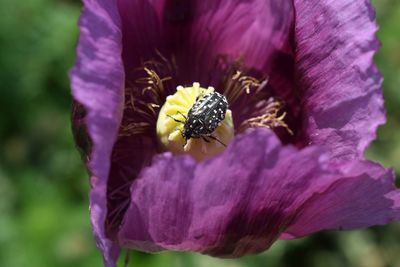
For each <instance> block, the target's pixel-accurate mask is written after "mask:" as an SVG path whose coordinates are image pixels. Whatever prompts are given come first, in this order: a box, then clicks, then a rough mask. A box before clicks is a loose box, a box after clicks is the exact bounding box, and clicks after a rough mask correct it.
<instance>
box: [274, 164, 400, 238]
mask: <svg viewBox="0 0 400 267" xmlns="http://www.w3.org/2000/svg"><path fill="white" fill-rule="evenodd" d="M331 168H332V167H331ZM333 168H334V169H335V170H338V171H340V172H341V173H343V174H342V176H341V177H340V179H333V180H332V182H331V183H330V184H329V185H328V186H324V187H320V188H319V189H318V190H317V191H316V192H314V193H313V195H312V196H311V197H310V196H307V197H308V199H307V200H305V201H304V203H303V204H302V206H301V208H300V209H299V212H298V214H297V215H296V218H295V219H294V221H293V222H292V223H291V225H290V226H289V227H288V229H287V230H286V231H285V234H284V235H283V236H282V238H286V239H287V238H293V237H300V236H304V235H308V234H311V233H314V232H317V231H321V230H327V229H330V230H332V229H335V230H350V229H356V228H366V227H369V226H373V225H383V224H387V223H389V222H390V221H393V220H399V219H400V203H398V199H399V197H400V192H399V190H396V188H395V186H394V175H393V172H392V171H391V170H387V169H384V168H382V167H381V166H379V165H377V164H375V163H372V162H348V163H343V164H342V166H333ZM334 178H337V176H336V177H334ZM396 201H397V203H396Z"/></svg>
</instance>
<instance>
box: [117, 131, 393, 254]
mask: <svg viewBox="0 0 400 267" xmlns="http://www.w3.org/2000/svg"><path fill="white" fill-rule="evenodd" d="M328 163H329V157H328V156H327V155H326V154H324V153H323V152H322V151H321V149H320V148H317V147H309V148H306V149H303V150H297V149H296V148H294V147H293V146H282V144H281V143H280V141H279V140H278V139H277V137H276V136H275V135H274V134H273V133H272V132H271V131H270V130H267V129H255V130H252V131H249V132H247V133H246V134H244V135H240V136H238V137H236V138H235V139H234V141H233V142H232V143H231V144H230V145H229V147H228V148H227V149H226V151H225V152H224V153H223V154H221V155H220V156H218V157H216V158H213V159H210V160H208V161H206V162H203V163H200V164H196V162H194V161H193V160H192V159H191V158H189V157H185V156H181V157H174V156H172V155H171V154H169V153H165V154H162V155H160V156H158V157H156V158H155V160H154V163H153V165H152V166H150V167H148V168H146V169H145V170H144V171H143V172H142V173H141V175H140V176H139V178H138V179H137V180H136V181H135V182H134V183H133V184H132V187H131V203H130V207H129V209H128V211H127V213H126V214H125V218H124V221H123V224H122V227H121V229H120V232H119V242H120V245H121V246H123V247H128V248H134V249H140V250H145V251H159V250H163V249H172V250H190V251H198V252H202V253H207V254H211V255H214V256H220V257H238V256H241V255H244V254H247V253H257V252H260V251H263V250H265V249H267V248H268V247H269V246H270V245H271V244H272V243H273V242H274V241H275V240H276V239H277V238H278V237H279V236H280V235H281V234H282V233H283V232H285V230H287V229H292V228H293V229H295V228H294V227H298V226H297V224H296V222H297V221H299V220H300V219H301V218H302V217H301V214H302V213H303V212H304V213H306V212H308V210H307V209H308V208H310V207H313V203H314V202H315V199H316V196H318V195H319V194H322V193H324V192H329V190H332V189H333V188H335V187H336V186H337V185H338V184H340V185H342V184H343V185H342V187H344V186H346V185H348V184H346V181H347V180H349V178H348V177H347V176H346V175H344V174H343V173H345V172H346V170H341V171H339V170H337V169H336V168H339V167H336V168H334V167H332V166H330V165H329V164H328ZM357 164H358V163H357ZM357 164H356V165H354V166H353V165H350V166H347V169H349V170H350V171H352V174H353V175H359V176H360V177H363V179H364V180H363V182H365V184H363V185H362V188H363V190H361V191H364V192H365V193H368V194H365V195H362V194H357V195H356V197H355V198H357V197H359V198H360V199H359V201H356V202H354V199H355V198H351V197H349V198H344V199H343V201H342V202H341V203H340V204H341V209H342V210H345V211H346V210H353V211H354V210H357V212H358V214H362V217H363V220H362V223H358V221H356V222H353V221H351V222H349V224H348V225H345V224H343V225H342V226H343V227H344V228H348V227H347V226H349V225H350V227H352V226H356V227H361V226H367V225H371V224H375V223H382V222H384V221H385V222H387V221H389V220H391V219H394V218H395V217H394V216H393V214H396V216H397V217H398V214H399V211H398V210H396V212H393V205H394V202H395V200H394V199H395V198H393V197H386V196H385V195H386V194H390V193H393V192H392V191H393V179H392V178H393V177H392V176H391V175H390V174H389V173H385V171H383V170H382V169H380V167H378V166H375V165H374V166H372V169H371V170H369V169H368V168H369V167H371V166H369V165H368V164H367V165H363V166H364V167H365V168H366V169H365V170H361V167H359V166H358V165H357ZM360 166H361V165H360ZM341 168H342V167H341ZM343 169H344V167H343ZM353 169H354V170H353ZM383 174H385V175H383ZM376 175H378V176H376ZM352 185H353V184H352ZM357 185H359V184H357ZM389 185H390V186H389ZM351 188H352V189H354V185H353V187H351ZM342 189H343V190H344V192H347V193H348V192H349V191H348V190H347V189H345V188H342ZM396 194H398V193H396ZM328 198H329V197H328ZM346 200H349V201H350V202H346ZM371 202H372V204H371ZM315 203H316V204H320V206H318V207H319V208H320V209H323V208H325V209H329V208H330V206H329V201H327V199H322V200H321V202H318V203H317V202H315ZM369 205H373V206H374V208H369ZM378 209H379V212H380V218H379V219H376V218H371V219H370V220H367V218H368V217H369V216H372V215H373V214H371V212H373V211H376V210H378ZM303 210H304V211H303ZM363 211H364V212H365V213H363ZM331 215H333V213H332V214H331ZM335 216H338V217H339V219H336V220H337V221H340V222H345V221H346V220H347V221H349V220H348V218H347V217H349V215H348V214H346V213H340V212H336V213H335ZM340 216H343V217H342V218H341V217H340ZM372 217H373V216H372ZM321 220H322V219H321ZM325 226H328V227H329V228H333V229H335V228H338V227H337V225H325ZM314 230H320V229H314Z"/></svg>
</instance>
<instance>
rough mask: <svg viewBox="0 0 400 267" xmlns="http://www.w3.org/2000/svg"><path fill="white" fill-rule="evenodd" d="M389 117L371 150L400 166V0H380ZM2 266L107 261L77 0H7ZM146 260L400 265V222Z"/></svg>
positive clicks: (144, 259) (155, 263)
mask: <svg viewBox="0 0 400 267" xmlns="http://www.w3.org/2000/svg"><path fill="white" fill-rule="evenodd" d="M374 2H375V6H376V8H377V13H378V21H379V24H380V28H381V30H380V32H379V34H378V36H379V37H380V40H381V42H382V44H383V45H382V49H381V50H380V52H379V53H378V55H377V57H376V62H377V64H378V65H379V67H380V70H381V71H382V72H383V74H384V76H385V84H384V93H385V98H386V108H387V110H388V124H387V125H386V126H384V127H381V128H380V130H379V139H378V140H377V141H375V142H374V144H373V145H372V146H371V148H370V149H369V151H368V153H367V155H368V157H369V158H371V159H374V160H378V161H380V162H383V163H384V164H385V165H386V166H393V167H394V168H395V170H396V172H397V176H398V177H399V174H400V160H399V159H400V134H399V133H400V108H399V107H400V1H398V0H376V1H374ZM0 7H1V8H0V87H1V90H0V111H1V112H0V147H1V149H0V267H25V266H27V267H28V266H29V267H47V266H50V267H53V266H61V267H63V266H75V267H84V266H86V267H89V266H90V267H93V266H102V259H101V256H100V254H99V253H98V251H97V249H96V247H95V244H94V240H93V238H92V235H91V229H90V225H89V216H88V191H89V184H88V179H87V175H86V173H85V170H84V166H83V165H82V163H81V160H80V157H79V155H78V153H77V151H76V150H75V148H74V144H73V141H72V135H71V131H70V123H69V116H70V115H69V114H70V105H71V97H70V92H69V85H68V77H67V72H68V70H69V69H70V68H71V66H72V64H73V62H74V49H75V44H76V40H77V35H78V31H77V27H76V21H77V18H78V16H79V12H80V8H81V4H80V2H79V1H76V0H74V1H73V0H24V1H18V0H0ZM130 266H140V267H149V266H152V267H165V266H167V267H169V266H171V267H172V266H173V267H179V266H182V267H192V266H193V267H200V266H204V267H206V266H207V267H208V266H221V267H224V266H225V267H256V266H257V267H258V266H269V267H278V266H282V267H283V266H284V267H291V266H304V267H313V266H321V267H322V266H323V267H330V266H360V267H364V266H365V267H381V266H382V267H383V266H393V267H400V223H398V224H391V225H387V226H384V227H374V228H372V229H367V230H361V231H353V232H325V233H320V234H315V235H313V236H310V237H307V238H302V239H299V240H294V241H284V242H280V241H279V242H277V243H275V244H274V246H273V247H272V248H271V249H270V250H269V251H267V252H265V253H263V254H261V255H258V256H249V257H245V258H242V259H240V260H219V259H214V258H211V257H208V256H203V255H197V254H189V253H172V252H166V253H161V254H157V255H150V254H144V253H132V254H131V257H130Z"/></svg>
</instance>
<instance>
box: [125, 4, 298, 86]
mask: <svg viewBox="0 0 400 267" xmlns="http://www.w3.org/2000/svg"><path fill="white" fill-rule="evenodd" d="M118 3H119V6H120V10H121V16H122V21H123V22H124V39H125V40H126V41H124V46H126V47H127V49H128V48H129V49H131V50H132V51H130V52H127V53H129V54H126V55H125V56H124V58H125V60H126V61H128V62H132V61H135V60H134V59H137V58H140V57H142V58H143V59H144V60H145V57H146V56H149V54H150V53H152V52H153V53H154V50H155V49H157V50H160V51H162V52H163V53H165V54H166V55H173V56H174V57H175V59H176V61H177V65H178V66H179V67H180V80H181V81H180V82H181V83H183V84H185V83H192V82H193V81H198V82H201V83H205V84H207V83H209V82H210V77H209V73H208V72H209V71H210V67H211V68H214V65H215V63H216V58H217V57H218V56H222V55H229V56H230V57H232V58H233V59H243V60H244V63H245V65H246V66H248V67H249V68H256V69H258V70H264V71H266V72H267V73H269V72H272V71H274V70H273V66H271V64H270V63H271V60H270V59H271V58H272V57H273V56H274V54H275V53H277V52H280V53H290V51H291V49H290V48H289V47H288V39H289V33H290V31H291V27H292V26H293V19H294V12H293V4H292V3H291V2H290V1H278V0H268V1H264V0H251V1H243V0H234V1H231V0H222V1H212V0H190V1H183V0H156V1H154V0H153V1H150V0H149V1H144V0H141V1H128V0H119V1H118ZM138 8H139V9H140V10H142V11H143V12H145V14H146V16H145V17H146V19H145V20H144V19H143V16H135V14H137V11H135V9H136V10H137V9H138ZM135 32H136V33H137V34H136V35H137V36H136V37H135V36H134V35H135V34H134V33H135ZM125 35H128V37H127V38H125ZM139 36H142V37H143V38H141V39H139V38H138V37H139ZM138 41H141V44H140V43H139V45H140V46H141V48H143V49H141V48H138V49H136V45H137V44H138ZM124 50H125V49H124ZM143 51H145V53H143ZM136 62H137V61H136Z"/></svg>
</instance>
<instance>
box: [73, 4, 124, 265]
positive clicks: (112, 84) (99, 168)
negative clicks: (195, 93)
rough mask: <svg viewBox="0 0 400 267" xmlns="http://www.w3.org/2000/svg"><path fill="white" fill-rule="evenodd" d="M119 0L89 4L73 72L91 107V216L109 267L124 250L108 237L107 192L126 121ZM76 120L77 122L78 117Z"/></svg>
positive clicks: (79, 94) (76, 88) (76, 89)
mask: <svg viewBox="0 0 400 267" xmlns="http://www.w3.org/2000/svg"><path fill="white" fill-rule="evenodd" d="M116 7H117V6H116V3H115V1H106V0H97V1H94V0H86V1H84V9H83V12H82V15H81V18H80V20H79V28H80V38H79V43H78V49H77V61H76V63H75V66H74V68H73V69H72V71H71V73H70V77H71V87H72V94H73V97H74V99H75V100H76V101H77V102H78V103H80V104H82V105H83V107H84V108H85V109H86V117H85V120H86V128H87V131H88V133H89V136H90V139H91V143H92V148H91V149H92V151H91V155H89V163H88V164H89V171H90V173H91V175H92V177H91V186H92V188H91V192H90V215H91V222H92V226H93V232H94V235H95V237H96V240H97V246H98V247H99V248H100V249H101V251H102V252H103V256H104V261H105V263H106V265H107V266H109V267H112V266H115V263H114V262H115V259H116V258H117V257H118V254H119V247H118V246H117V245H116V244H115V243H113V242H112V241H111V240H109V239H108V238H107V237H106V233H105V231H104V222H105V217H106V212H107V204H106V190H107V178H108V173H109V167H110V155H111V151H112V147H113V144H114V141H115V138H116V134H117V130H118V128H119V123H120V120H121V115H122V114H121V113H122V103H123V86H124V71H123V66H122V61H121V51H122V46H121V31H120V21H119V15H118V10H117V8H116ZM73 119H74V118H73Z"/></svg>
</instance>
